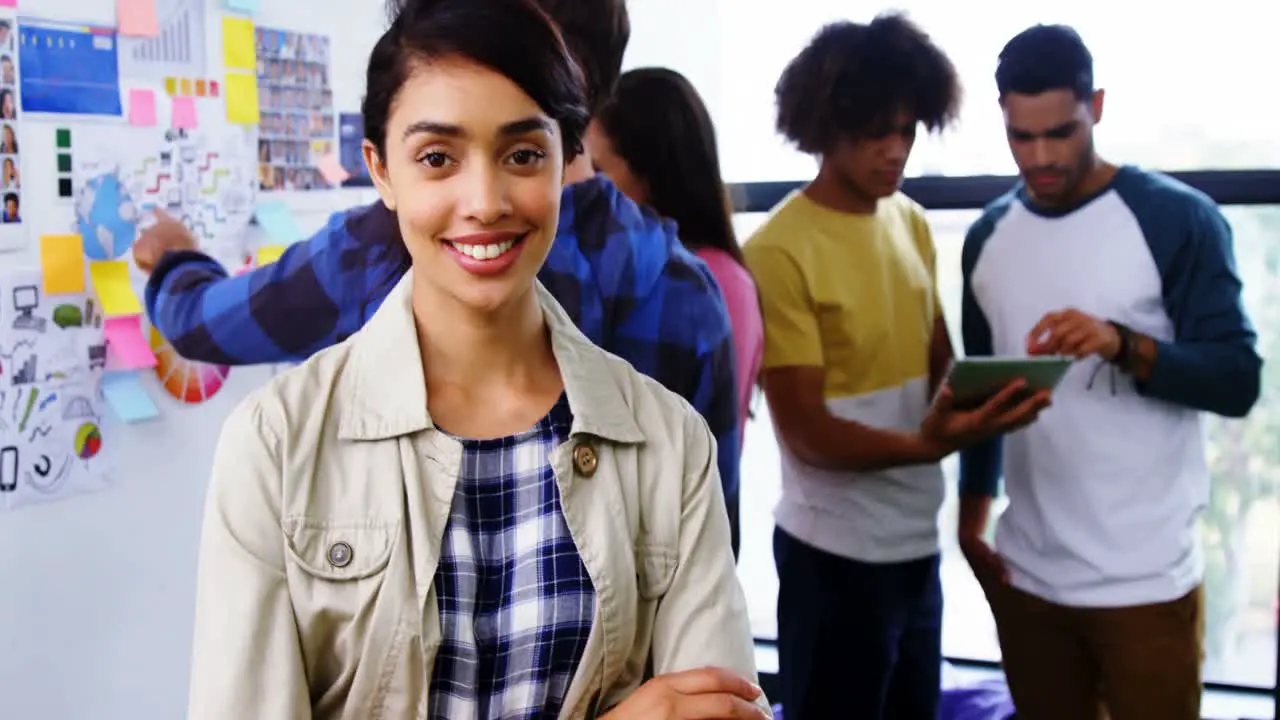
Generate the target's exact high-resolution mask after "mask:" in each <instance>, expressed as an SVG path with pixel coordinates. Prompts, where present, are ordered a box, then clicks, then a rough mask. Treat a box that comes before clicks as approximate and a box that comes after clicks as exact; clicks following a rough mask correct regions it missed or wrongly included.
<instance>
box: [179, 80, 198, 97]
mask: <svg viewBox="0 0 1280 720" xmlns="http://www.w3.org/2000/svg"><path fill="white" fill-rule="evenodd" d="M193 92H194V88H192V86H191V78H182V80H180V81H179V83H178V94H179V95H191V94H193Z"/></svg>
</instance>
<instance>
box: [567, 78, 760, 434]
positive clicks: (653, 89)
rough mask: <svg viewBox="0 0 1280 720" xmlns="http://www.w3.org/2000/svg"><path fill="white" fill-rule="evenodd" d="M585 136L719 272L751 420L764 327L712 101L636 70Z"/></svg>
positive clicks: (604, 167)
mask: <svg viewBox="0 0 1280 720" xmlns="http://www.w3.org/2000/svg"><path fill="white" fill-rule="evenodd" d="M586 142H587V146H588V148H589V149H590V150H591V158H592V160H593V161H594V162H595V163H596V167H597V168H598V169H599V170H600V171H601V172H603V173H605V174H606V175H608V176H609V178H610V179H611V180H612V181H613V183H614V184H615V185H617V186H618V189H619V190H621V191H622V192H624V193H626V194H627V195H629V196H630V197H631V199H632V200H635V201H636V202H637V203H639V204H640V205H644V206H647V207H649V208H652V209H653V211H654V212H656V213H658V214H659V215H661V216H663V217H666V218H670V219H671V220H674V221H675V222H676V225H677V229H678V231H679V233H680V240H681V242H683V243H684V244H685V247H687V248H689V249H690V250H691V251H693V252H694V253H696V254H697V255H698V257H700V258H702V260H703V261H705V262H706V263H707V266H708V267H709V268H710V269H711V272H712V274H714V275H715V278H716V282H717V283H718V284H719V285H720V289H721V291H722V292H723V293H724V296H725V304H726V305H727V306H728V309H729V321H730V323H731V325H732V327H733V335H734V346H735V349H736V354H737V360H738V385H739V391H740V392H739V402H738V410H739V414H740V415H741V418H740V421H741V423H743V424H744V425H745V423H746V419H747V413H748V410H749V408H750V400H751V388H752V387H753V386H754V385H755V382H756V376H757V375H758V374H759V372H760V359H761V355H762V354H763V352H764V330H763V325H762V323H761V320H760V304H759V301H758V300H757V299H756V287H755V282H754V281H752V279H751V273H749V272H747V269H746V265H745V263H744V262H743V259H742V250H741V248H739V246H738V239H737V236H736V234H735V233H734V231H733V208H732V204H731V203H730V202H729V197H728V193H727V192H726V190H725V185H724V180H723V179H721V176H720V154H719V152H718V151H717V149H716V132H715V126H714V125H713V124H712V122H711V114H710V113H709V112H707V107H706V105H705V104H704V103H703V102H702V98H701V97H700V96H699V95H698V91H697V90H696V89H695V88H694V87H693V84H692V83H690V82H689V81H688V79H686V78H685V77H684V76H683V75H681V74H680V73H678V72H676V71H675V70H669V69H667V68H641V69H637V70H631V71H629V72H626V73H623V75H622V77H621V79H619V81H618V88H617V90H616V91H615V92H614V95H613V97H612V98H611V99H610V101H609V102H608V103H607V104H606V105H605V106H604V107H603V108H602V109H601V110H600V113H599V114H598V115H597V116H596V119H595V121H594V122H592V124H591V126H590V128H588V130H587V138H586Z"/></svg>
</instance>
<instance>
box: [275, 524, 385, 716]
mask: <svg viewBox="0 0 1280 720" xmlns="http://www.w3.org/2000/svg"><path fill="white" fill-rule="evenodd" d="M285 535H286V537H285V548H286V555H287V562H286V571H287V573H288V575H289V584H290V594H291V596H292V598H293V605H294V614H295V617H296V618H297V623H298V633H299V639H300V640H301V643H302V649H303V654H304V657H305V659H306V663H307V668H308V680H309V682H310V684H311V689H312V693H313V697H314V696H315V695H317V694H319V695H324V694H327V693H331V692H333V690H334V689H335V686H341V685H345V684H349V683H351V682H352V681H353V679H354V676H355V674H356V671H357V669H358V666H359V665H360V664H361V663H362V662H363V661H373V662H372V663H371V664H372V665H373V666H374V667H376V666H379V665H381V664H382V658H383V657H386V654H393V653H395V652H396V651H397V649H396V647H395V645H396V643H397V640H396V638H397V637H398V636H400V635H402V633H398V632H396V630H397V623H398V622H399V617H400V612H401V610H402V605H403V603H400V602H398V601H397V598H396V597H395V593H392V592H388V591H387V588H385V587H384V586H385V585H386V584H387V580H388V576H389V574H390V573H389V572H388V567H389V565H390V561H391V556H392V551H393V549H394V547H395V541H396V538H397V537H398V536H399V524H398V523H379V522H335V521H328V520H324V521H322V520H317V519H310V518H307V519H298V520H295V521H294V525H293V527H291V528H290V527H288V526H286V528H285ZM369 651H374V652H376V653H378V654H379V655H382V657H368V656H367V655H366V653H367V652H369ZM370 670H372V668H370ZM341 689H349V688H341Z"/></svg>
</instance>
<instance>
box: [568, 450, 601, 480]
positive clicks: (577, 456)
mask: <svg viewBox="0 0 1280 720" xmlns="http://www.w3.org/2000/svg"><path fill="white" fill-rule="evenodd" d="M599 464H600V461H599V459H598V458H597V457H596V449H595V448H593V447H591V445H590V444H588V443H579V444H578V446H577V447H575V448H574V449H573V467H574V468H576V469H577V471H578V474H580V475H582V476H584V477H591V476H592V475H595V474H596V466H598V465H599Z"/></svg>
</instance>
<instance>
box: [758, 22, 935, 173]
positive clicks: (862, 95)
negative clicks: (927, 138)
mask: <svg viewBox="0 0 1280 720" xmlns="http://www.w3.org/2000/svg"><path fill="white" fill-rule="evenodd" d="M774 96H775V98H776V99H777V104H778V124H777V128H778V132H780V133H782V134H783V135H784V136H785V137H786V138H787V139H788V140H790V141H791V142H793V143H795V145H796V147H798V148H799V149H800V150H801V151H802V152H806V153H810V154H814V155H818V154H822V153H824V152H827V151H828V150H830V148H831V144H832V143H833V142H835V141H836V140H837V139H839V138H840V137H841V136H844V137H851V138H862V137H875V136H878V135H879V134H880V133H881V132H882V131H883V130H885V129H889V127H890V126H891V124H892V122H893V116H894V114H895V113H899V112H907V113H910V114H912V115H914V116H915V118H916V119H917V120H918V121H919V122H921V123H924V126H925V127H926V128H928V129H929V131H930V132H932V131H936V130H940V129H942V128H944V127H946V126H947V125H949V124H951V122H952V121H954V120H955V119H956V116H957V115H958V114H959V111H960V81H959V79H958V77H957V75H956V69H955V66H954V65H952V64H951V60H949V59H948V58H947V56H946V55H945V54H944V53H943V52H942V50H940V49H939V48H938V47H937V46H936V45H934V44H933V41H932V40H931V39H930V38H929V36H928V35H927V34H925V32H924V31H923V30H921V29H920V28H918V27H916V26H915V25H914V24H913V23H912V22H911V21H910V20H907V18H906V17H905V16H903V15H901V14H898V13H891V14H885V15H880V16H878V17H876V18H875V19H874V20H872V21H871V23H870V24H869V25H863V24H859V23H852V22H838V23H832V24H830V25H827V26H826V27H823V28H822V29H821V30H819V31H818V33H817V34H816V35H814V37H813V40H811V41H810V42H809V45H808V47H806V48H805V49H804V50H802V51H800V54H799V55H797V56H796V57H795V59H793V60H792V61H791V62H790V63H789V64H788V65H787V68H786V69H785V70H784V71H783V72H782V77H781V78H780V79H779V80H778V84H777V86H776V87H775V88H774Z"/></svg>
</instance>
